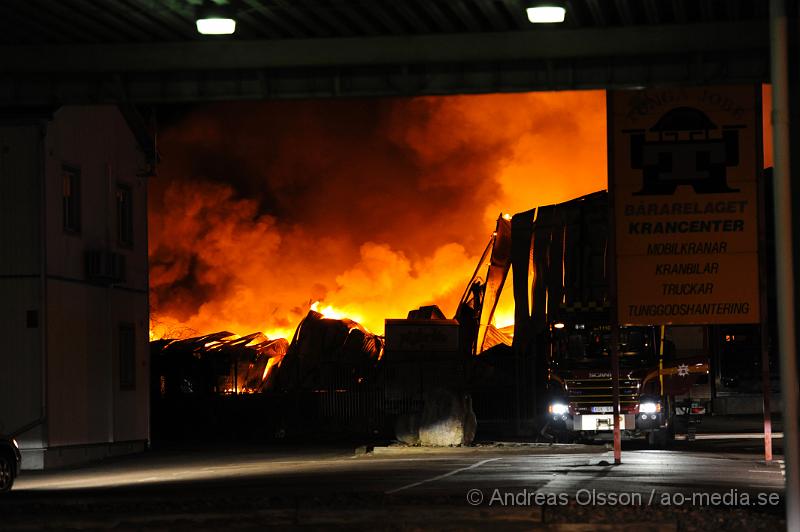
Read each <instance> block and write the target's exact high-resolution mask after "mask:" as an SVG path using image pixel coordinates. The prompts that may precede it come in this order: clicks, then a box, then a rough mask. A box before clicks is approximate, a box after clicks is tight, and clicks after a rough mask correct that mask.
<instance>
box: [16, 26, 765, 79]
mask: <svg viewBox="0 0 800 532" xmlns="http://www.w3.org/2000/svg"><path fill="white" fill-rule="evenodd" d="M768 46H769V35H768V25H767V22H766V21H749V22H743V21H742V22H729V23H723V24H719V23H718V24H692V25H670V26H656V27H652V26H648V27H622V28H605V29H594V28H592V29H574V30H573V29H570V30H562V31H547V32H533V31H531V32H512V33H478V34H459V35H415V36H403V37H400V36H392V37H365V38H342V39H295V40H281V41H266V40H256V41H194V42H180V43H160V44H150V43H141V44H113V45H59V46H55V45H25V46H10V45H5V46H0V71H2V72H4V73H22V72H29V73H35V72H39V73H59V72H61V73H68V72H80V73H101V72H106V73H109V72H115V73H126V72H163V71H207V70H241V69H268V68H296V67H302V68H307V67H342V66H356V65H371V66H375V65H393V64H403V65H424V64H437V63H472V62H498V61H506V62H507V61H530V60H546V59H565V58H620V57H632V56H634V57H635V56H638V57H643V58H652V57H653V56H655V55H659V54H680V53H693V52H703V53H707V54H713V53H714V52H737V53H738V52H740V51H743V50H754V49H755V50H761V49H764V50H766V49H767V48H768ZM648 60H649V59H648Z"/></svg>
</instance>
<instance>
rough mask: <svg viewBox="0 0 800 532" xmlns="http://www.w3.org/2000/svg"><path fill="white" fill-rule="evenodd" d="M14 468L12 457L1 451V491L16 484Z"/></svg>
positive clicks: (7, 489)
mask: <svg viewBox="0 0 800 532" xmlns="http://www.w3.org/2000/svg"><path fill="white" fill-rule="evenodd" d="M14 469H15V464H14V462H13V460H12V458H11V457H10V456H8V455H6V454H5V453H3V452H0V493H3V492H6V491H9V490H10V489H11V486H13V485H14Z"/></svg>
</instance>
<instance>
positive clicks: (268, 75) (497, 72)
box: [0, 51, 769, 108]
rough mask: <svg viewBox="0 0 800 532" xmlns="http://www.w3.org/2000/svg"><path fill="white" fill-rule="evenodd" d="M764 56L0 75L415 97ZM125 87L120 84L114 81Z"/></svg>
mask: <svg viewBox="0 0 800 532" xmlns="http://www.w3.org/2000/svg"><path fill="white" fill-rule="evenodd" d="M768 67H769V56H768V54H767V53H766V52H761V51H742V52H737V53H736V54H727V53H717V54H703V55H702V57H701V56H700V55H699V54H682V55H666V56H665V55H660V56H657V57H652V58H639V57H627V58H626V57H616V58H613V59H609V60H605V59H594V58H587V59H550V60H547V61H541V60H528V61H506V62H485V63H469V64H463V63H462V64H455V63H450V64H437V65H420V64H410V65H383V66H355V67H328V68H321V67H320V68H292V69H289V68H281V69H263V70H236V71H232V70H222V71H216V72H208V71H204V72H143V73H130V74H126V75H124V76H115V75H114V74H106V73H95V74H51V75H42V74H14V75H7V76H4V75H2V74H0V108H2V107H6V106H17V107H25V106H35V105H66V104H82V105H91V104H108V103H118V101H119V100H120V96H119V95H120V94H124V95H125V100H126V101H130V102H133V103H137V104H142V103H188V102H200V101H223V100H260V99H266V98H270V99H275V98H328V97H332V98H333V97H367V96H423V95H444V94H483V93H496V92H527V91H534V90H546V91H552V90H575V89H605V88H620V89H621V88H631V87H636V86H641V85H642V84H644V83H645V82H646V83H649V84H652V85H666V84H669V85H697V84H701V83H706V84H725V83H763V82H765V81H766V80H768V79H769V68H768ZM120 83H122V84H123V86H124V89H123V90H120V88H119V84H120Z"/></svg>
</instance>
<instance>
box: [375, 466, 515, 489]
mask: <svg viewBox="0 0 800 532" xmlns="http://www.w3.org/2000/svg"><path fill="white" fill-rule="evenodd" d="M501 459H502V457H498V458H489V459H487V460H481V461H480V462H476V463H474V464H472V465H471V466H467V467H462V468H460V469H454V470H453V471H450V472H449V473H445V474H444V475H438V476H435V477H433V478H429V479H427V480H420V481H419V482H414V483H412V484H407V485H405V486H401V487H399V488H397V489H393V490H390V491H387V492H386V494H387V495H391V494H392V493H397V492H398V491H403V490H407V489H409V488H416V487H417V486H421V485H422V484H427V483H428V482H435V481H437V480H441V479H443V478H447V477H450V476H453V475H456V474H458V473H461V472H462V471H467V470H468V469H475V468H476V467H480V466H482V465H483V464H485V463H487V462H494V461H495V460H501Z"/></svg>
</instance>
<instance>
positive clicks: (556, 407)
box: [547, 403, 569, 416]
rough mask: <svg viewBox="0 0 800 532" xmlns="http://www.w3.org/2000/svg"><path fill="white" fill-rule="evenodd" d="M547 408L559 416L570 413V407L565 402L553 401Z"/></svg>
mask: <svg viewBox="0 0 800 532" xmlns="http://www.w3.org/2000/svg"><path fill="white" fill-rule="evenodd" d="M547 410H548V412H550V413H551V414H555V415H557V416H560V415H563V414H567V413H569V407H568V406H567V405H565V404H564V403H552V404H551V405H550V406H549V407H548V409H547Z"/></svg>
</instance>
